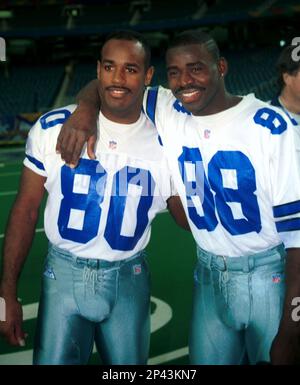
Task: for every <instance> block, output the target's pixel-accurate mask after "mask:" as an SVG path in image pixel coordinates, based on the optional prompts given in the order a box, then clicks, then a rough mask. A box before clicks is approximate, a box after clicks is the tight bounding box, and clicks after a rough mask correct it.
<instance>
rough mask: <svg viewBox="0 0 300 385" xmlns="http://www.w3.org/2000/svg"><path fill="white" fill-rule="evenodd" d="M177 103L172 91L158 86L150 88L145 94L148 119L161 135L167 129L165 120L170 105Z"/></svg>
mask: <svg viewBox="0 0 300 385" xmlns="http://www.w3.org/2000/svg"><path fill="white" fill-rule="evenodd" d="M175 101H176V99H175V98H174V96H173V94H172V92H171V90H169V89H167V88H164V87H161V86H158V87H148V88H147V89H146V91H145V93H144V101H143V108H144V112H145V114H146V116H147V117H148V119H150V120H151V121H152V123H153V124H154V125H155V127H156V129H157V130H158V133H159V134H163V133H164V130H165V129H166V127H167V126H166V124H165V119H166V116H167V114H168V109H169V108H170V105H173V103H174V102H175Z"/></svg>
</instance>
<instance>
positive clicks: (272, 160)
mask: <svg viewBox="0 0 300 385" xmlns="http://www.w3.org/2000/svg"><path fill="white" fill-rule="evenodd" d="M144 110H145V111H146V113H147V115H148V117H149V118H150V119H151V120H152V121H153V122H154V123H155V124H156V127H157V129H158V131H159V135H160V139H161V141H162V144H163V147H164V149H165V153H166V155H167V157H168V159H169V166H170V169H171V173H172V177H173V180H174V183H175V186H176V188H177V191H178V193H179V195H180V197H181V200H182V202H183V204H184V207H185V211H186V214H187V217H188V219H189V224H190V227H191V230H192V232H193V235H194V238H195V240H196V242H197V244H198V245H199V246H200V247H201V248H203V249H205V250H207V251H209V252H212V253H215V254H218V255H225V256H233V257H234V256H241V255H250V254H253V253H257V252H261V251H264V250H267V249H268V248H271V247H274V246H276V245H278V244H279V243H281V241H283V242H284V244H285V247H286V248H289V247H300V176H299V159H298V154H297V152H296V151H295V143H294V136H293V133H292V130H293V128H292V126H291V123H290V122H289V120H288V119H287V118H286V116H285V115H284V114H283V113H282V111H280V110H279V109H278V108H276V107H271V106H270V105H268V104H267V103H264V102H262V101H260V100H258V99H256V98H255V97H254V95H248V96H245V97H243V99H242V100H241V102H240V103H238V105H236V106H234V107H232V108H230V109H227V110H225V111H222V112H220V113H218V114H214V115H209V116H202V117H200V116H193V115H191V114H190V113H189V112H188V111H186V110H185V109H184V107H183V106H182V105H181V103H180V102H179V101H178V100H176V99H175V98H174V96H173V95H172V93H171V91H170V90H167V89H163V88H161V87H160V88H159V89H157V88H152V89H148V91H147V92H146V94H145V98H144Z"/></svg>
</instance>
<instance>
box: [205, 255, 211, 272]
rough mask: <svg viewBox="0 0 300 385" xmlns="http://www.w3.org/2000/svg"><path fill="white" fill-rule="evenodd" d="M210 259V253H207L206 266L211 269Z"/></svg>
mask: <svg viewBox="0 0 300 385" xmlns="http://www.w3.org/2000/svg"><path fill="white" fill-rule="evenodd" d="M211 260H212V255H211V254H210V253H209V254H208V255H207V259H206V266H207V268H208V269H209V270H211Z"/></svg>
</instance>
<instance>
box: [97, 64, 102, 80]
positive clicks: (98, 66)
mask: <svg viewBox="0 0 300 385" xmlns="http://www.w3.org/2000/svg"><path fill="white" fill-rule="evenodd" d="M100 71H101V62H100V60H97V78H98V80H100Z"/></svg>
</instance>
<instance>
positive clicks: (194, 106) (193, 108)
mask: <svg viewBox="0 0 300 385" xmlns="http://www.w3.org/2000/svg"><path fill="white" fill-rule="evenodd" d="M181 104H182V105H183V107H184V108H185V109H186V110H187V111H189V112H191V113H192V114H196V113H197V111H201V110H202V108H203V101H202V100H201V101H200V100H198V99H197V100H190V101H184V100H181Z"/></svg>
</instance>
